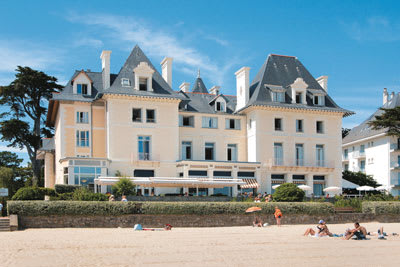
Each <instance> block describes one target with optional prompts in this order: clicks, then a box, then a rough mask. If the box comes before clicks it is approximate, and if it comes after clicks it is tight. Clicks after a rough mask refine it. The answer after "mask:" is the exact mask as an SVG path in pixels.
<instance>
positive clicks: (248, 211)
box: [246, 207, 261, 213]
mask: <svg viewBox="0 0 400 267" xmlns="http://www.w3.org/2000/svg"><path fill="white" fill-rule="evenodd" d="M260 210H261V208H260V207H250V208H248V209H247V210H246V212H247V213H250V212H255V211H260Z"/></svg>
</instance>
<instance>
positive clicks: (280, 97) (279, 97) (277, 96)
mask: <svg viewBox="0 0 400 267" xmlns="http://www.w3.org/2000/svg"><path fill="white" fill-rule="evenodd" d="M272 101H273V102H285V92H272Z"/></svg>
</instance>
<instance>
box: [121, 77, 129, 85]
mask: <svg viewBox="0 0 400 267" xmlns="http://www.w3.org/2000/svg"><path fill="white" fill-rule="evenodd" d="M125 82H127V83H125ZM121 85H122V87H129V86H131V80H130V79H128V78H122V79H121Z"/></svg>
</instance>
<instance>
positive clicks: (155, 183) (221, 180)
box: [38, 46, 351, 196]
mask: <svg viewBox="0 0 400 267" xmlns="http://www.w3.org/2000/svg"><path fill="white" fill-rule="evenodd" d="M110 57H111V51H102V53H101V56H100V58H101V65H102V71H101V72H92V71H89V70H86V71H85V70H80V71H75V73H74V74H73V76H72V77H71V79H70V80H69V81H68V84H67V85H66V86H65V88H64V89H63V90H62V92H60V93H55V94H53V97H52V99H51V100H50V102H49V108H48V114H47V122H46V123H47V125H49V126H54V128H55V134H54V137H53V138H51V139H44V140H43V146H42V148H41V150H40V153H39V155H38V157H39V158H42V159H44V160H45V186H46V187H54V185H55V184H75V185H76V184H77V185H84V186H88V187H89V188H93V190H95V191H101V192H109V191H110V185H112V184H113V183H115V182H116V181H117V180H118V179H119V178H118V177H115V176H116V173H117V171H118V172H119V173H121V174H122V175H124V176H127V177H129V178H130V179H132V181H133V182H134V183H135V184H136V185H137V186H138V189H139V190H141V191H142V193H143V194H144V195H148V194H152V193H154V194H156V195H158V194H165V193H172V194H174V193H175V194H184V193H186V192H188V193H189V194H198V195H212V194H224V195H229V196H235V195H236V194H238V193H239V192H241V191H257V192H262V193H263V192H268V193H271V192H273V189H272V186H273V185H276V184H281V183H284V182H291V183H295V184H306V185H309V186H310V187H311V188H312V189H313V190H312V191H307V194H311V193H313V194H314V195H322V194H323V191H322V189H323V188H324V187H326V186H338V187H341V179H342V176H341V172H342V158H341V154H342V153H341V144H342V140H341V127H342V117H343V116H347V115H350V114H351V112H349V111H347V110H344V109H342V108H340V107H339V106H338V105H337V104H336V103H335V102H334V101H333V100H332V98H331V97H330V96H329V95H328V87H327V79H328V78H327V76H322V77H319V78H317V79H315V78H314V77H313V76H312V75H311V74H310V73H309V72H308V71H307V69H306V68H305V67H304V66H303V65H302V63H301V62H300V61H299V60H298V59H297V58H296V57H292V56H281V55H269V56H268V58H267V59H266V61H265V62H264V64H263V65H262V66H261V68H260V70H259V71H258V73H257V75H256V76H255V77H254V79H253V81H252V82H250V68H248V67H243V68H241V69H239V70H238V71H237V72H236V73H235V76H236V96H231V95H226V94H223V92H222V90H221V88H220V87H219V86H213V87H211V89H209V90H208V89H207V87H206V86H205V84H204V82H203V80H202V78H201V77H200V73H199V74H198V76H197V78H196V79H195V81H194V83H193V86H192V88H191V89H190V87H191V85H190V84H189V83H186V82H184V83H182V84H181V85H180V86H179V90H173V89H172V62H173V59H172V58H169V57H166V58H165V59H164V60H163V61H162V62H161V67H160V69H161V74H160V73H159V71H158V70H157V68H155V67H154V66H153V64H152V63H151V62H150V60H149V59H148V58H147V57H146V56H145V54H144V53H143V51H142V50H141V49H140V48H139V47H138V46H136V47H135V48H134V49H133V50H132V52H131V54H130V55H129V57H128V59H127V60H126V62H125V64H124V65H123V66H122V68H121V70H120V71H119V72H118V73H117V74H113V73H111V70H110Z"/></svg>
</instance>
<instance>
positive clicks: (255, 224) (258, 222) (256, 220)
mask: <svg viewBox="0 0 400 267" xmlns="http://www.w3.org/2000/svg"><path fill="white" fill-rule="evenodd" d="M253 227H262V221H261V219H260V217H258V216H257V217H255V218H254V221H253Z"/></svg>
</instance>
